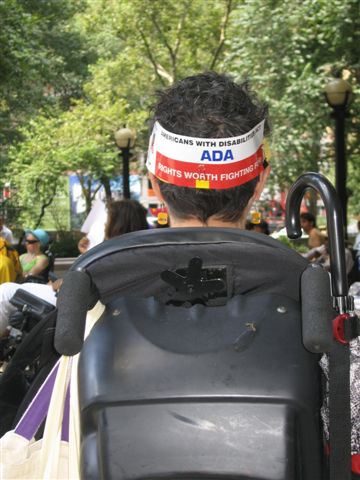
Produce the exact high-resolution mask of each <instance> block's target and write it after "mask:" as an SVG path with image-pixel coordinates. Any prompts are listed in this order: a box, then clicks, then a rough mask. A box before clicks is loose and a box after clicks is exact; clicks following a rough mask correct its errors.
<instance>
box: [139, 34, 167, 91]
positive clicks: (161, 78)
mask: <svg viewBox="0 0 360 480" xmlns="http://www.w3.org/2000/svg"><path fill="white" fill-rule="evenodd" d="M139 33H140V36H141V38H142V41H143V42H144V45H145V49H146V52H147V54H148V57H149V60H150V62H151V64H152V66H153V67H154V70H155V74H156V76H157V77H158V79H159V81H160V83H161V84H162V85H163V86H165V82H164V80H163V77H162V76H161V74H160V73H159V70H158V64H157V63H156V60H155V58H154V56H153V54H152V52H151V48H150V45H149V42H148V41H147V39H146V37H145V35H144V32H143V31H142V30H141V28H140V27H139Z"/></svg>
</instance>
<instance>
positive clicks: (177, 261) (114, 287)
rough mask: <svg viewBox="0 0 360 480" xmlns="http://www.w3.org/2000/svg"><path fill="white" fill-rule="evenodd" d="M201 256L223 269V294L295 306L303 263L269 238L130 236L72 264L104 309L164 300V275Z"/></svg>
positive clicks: (200, 231)
mask: <svg viewBox="0 0 360 480" xmlns="http://www.w3.org/2000/svg"><path fill="white" fill-rule="evenodd" d="M195 256H200V257H201V258H202V260H203V264H204V266H212V267H214V266H224V265H225V266H227V267H228V270H229V272H230V273H231V275H230V277H231V281H230V285H229V284H228V294H229V296H233V295H235V294H258V293H264V292H267V293H273V294H280V295H286V296H288V297H290V298H292V299H294V300H299V280H298V279H299V278H300V275H301V273H302V272H303V270H304V269H305V267H306V265H307V263H308V262H307V261H306V260H305V259H304V258H303V257H301V256H300V255H299V254H298V253H296V252H295V251H294V250H291V249H290V248H288V247H286V246H285V245H283V244H282V243H280V242H279V241H277V240H274V239H272V238H270V237H268V236H265V235H262V234H259V233H252V232H247V231H243V230H238V229H232V228H207V227H206V228H203V227H200V228H170V229H159V230H148V231H140V232H134V233H129V234H126V235H122V236H121V237H116V238H113V239H111V240H108V241H106V242H104V243H102V244H101V245H98V246H97V247H95V248H93V249H91V250H90V251H89V252H87V253H86V254H85V255H82V256H81V257H79V259H78V260H77V261H76V262H75V263H74V264H73V266H72V270H79V269H80V270H83V271H86V272H87V273H88V274H89V275H90V277H91V280H92V282H93V284H94V285H95V286H96V288H97V290H98V293H99V298H100V300H101V301H102V302H103V303H105V304H106V303H108V302H109V301H111V300H113V299H114V298H117V297H119V296H121V297H143V298H146V297H151V296H154V297H156V298H158V299H160V300H161V299H163V300H166V298H167V295H168V293H169V285H168V284H167V283H165V282H164V281H163V280H161V278H160V273H161V272H162V271H164V270H166V269H170V270H173V269H174V270H175V269H178V268H186V267H187V266H188V263H189V260H190V259H191V258H193V257H195Z"/></svg>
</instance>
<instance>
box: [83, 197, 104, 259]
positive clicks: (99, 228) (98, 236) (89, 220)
mask: <svg viewBox="0 0 360 480" xmlns="http://www.w3.org/2000/svg"><path fill="white" fill-rule="evenodd" d="M106 219H107V211H106V205H105V203H104V202H103V201H102V200H100V199H99V198H98V199H97V200H95V202H94V204H93V206H92V208H91V210H90V213H89V215H88V216H87V217H86V219H85V222H84V223H83V226H82V227H81V231H82V232H83V233H86V236H87V238H88V239H89V247H88V250H90V248H93V247H95V246H96V245H99V243H101V242H103V241H104V235H105V224H106Z"/></svg>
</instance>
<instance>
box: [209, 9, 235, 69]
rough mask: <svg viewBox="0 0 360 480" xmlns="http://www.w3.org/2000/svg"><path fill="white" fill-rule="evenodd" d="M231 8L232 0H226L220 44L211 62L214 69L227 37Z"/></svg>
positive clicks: (211, 67)
mask: <svg viewBox="0 0 360 480" xmlns="http://www.w3.org/2000/svg"><path fill="white" fill-rule="evenodd" d="M231 10H232V0H227V1H226V7H225V14H224V17H223V19H222V25H221V29H220V38H219V45H218V46H217V49H216V51H215V53H214V57H213V59H212V62H211V64H210V70H214V68H215V65H216V62H217V61H218V59H219V56H220V52H221V50H222V48H223V46H224V43H225V37H226V28H227V26H228V23H229V17H230V13H231Z"/></svg>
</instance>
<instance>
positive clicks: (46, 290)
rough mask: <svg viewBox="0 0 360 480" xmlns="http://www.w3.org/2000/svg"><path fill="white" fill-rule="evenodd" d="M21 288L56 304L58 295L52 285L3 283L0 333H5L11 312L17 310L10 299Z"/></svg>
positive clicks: (0, 297) (1, 286)
mask: <svg viewBox="0 0 360 480" xmlns="http://www.w3.org/2000/svg"><path fill="white" fill-rule="evenodd" d="M19 288H21V289H22V290H26V291H27V292H29V293H31V294H32V295H36V296H37V297H39V298H41V299H42V300H45V301H46V302H49V303H51V304H52V305H54V306H56V296H55V292H54V290H53V289H52V287H51V285H43V284H41V283H21V284H19V283H12V282H7V283H2V284H1V285H0V335H2V334H3V333H4V331H5V330H6V327H7V326H8V324H9V316H10V314H11V313H13V312H15V311H16V308H15V307H14V306H13V305H11V303H10V299H11V298H12V297H13V295H14V294H15V292H16V291H17V290H18V289H19Z"/></svg>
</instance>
